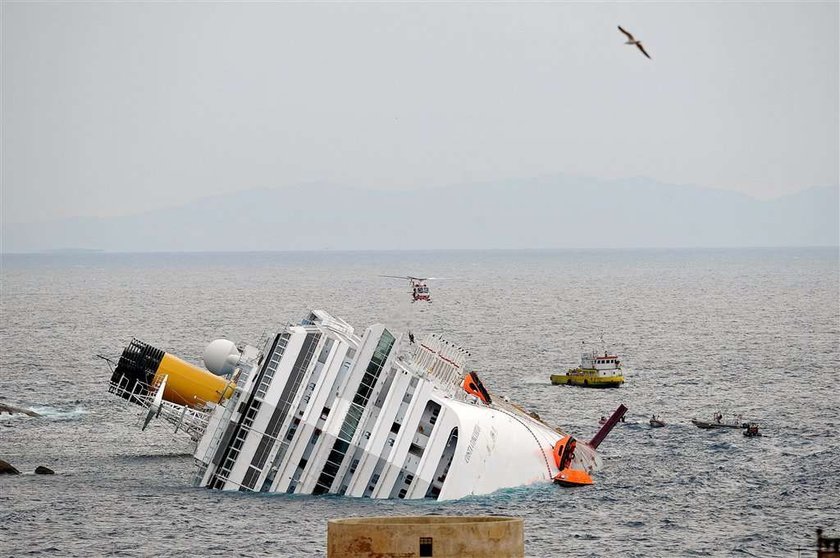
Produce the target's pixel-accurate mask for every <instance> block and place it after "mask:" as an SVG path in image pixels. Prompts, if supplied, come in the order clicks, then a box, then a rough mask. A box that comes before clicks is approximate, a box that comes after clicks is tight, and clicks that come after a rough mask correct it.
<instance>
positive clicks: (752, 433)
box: [744, 422, 761, 438]
mask: <svg viewBox="0 0 840 558" xmlns="http://www.w3.org/2000/svg"><path fill="white" fill-rule="evenodd" d="M744 436H746V437H747V438H755V437H756V436H761V432H759V431H758V425H757V424H756V423H754V422H751V423H749V424H748V425H747V427H746V428H745V429H744Z"/></svg>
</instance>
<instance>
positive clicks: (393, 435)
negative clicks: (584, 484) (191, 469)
mask: <svg viewBox="0 0 840 558" xmlns="http://www.w3.org/2000/svg"><path fill="white" fill-rule="evenodd" d="M138 343H140V342H138V341H134V342H133V343H132V346H134V345H136V344H138ZM132 346H130V347H129V349H131V347H132ZM146 347H148V346H146ZM129 349H126V351H129ZM150 349H153V348H150ZM134 352H135V353H136V352H137V349H136V347H135V349H134ZM169 356H170V355H165V356H164V357H163V359H161V362H160V363H159V364H156V360H155V359H152V360H151V361H148V362H147V361H146V360H142V359H141V365H137V364H136V362H135V361H137V360H138V359H136V358H135V359H134V361H132V362H134V364H132V366H133V368H132V367H130V366H128V364H126V363H124V362H123V361H124V359H125V357H126V354H125V352H124V353H123V358H121V359H120V363H119V364H118V365H117V367H116V369H115V370H114V372H113V375H112V379H111V389H112V391H114V392H115V393H117V394H118V395H120V396H122V397H123V398H125V399H128V400H129V401H132V402H135V403H140V404H141V405H144V406H146V407H147V408H149V416H151V415H152V414H153V413H155V412H157V413H162V416H163V417H164V418H167V419H168V420H170V421H171V422H174V423H175V424H178V425H181V426H188V428H187V430H188V432H190V434H191V435H192V436H193V438H194V439H196V440H197V442H198V443H197V447H196V451H195V459H196V462H197V465H198V471H197V474H196V476H195V484H196V485H197V486H206V487H209V488H215V489H221V490H240V491H252V492H284V493H298V494H326V493H330V494H341V495H347V496H356V497H371V498H431V499H441V500H444V499H454V498H460V497H463V496H467V495H470V494H487V493H490V492H493V491H495V490H498V489H500V488H505V487H513V486H521V485H528V484H532V483H537V482H546V483H549V482H550V481H551V480H552V479H554V478H555V477H557V476H558V475H559V474H560V473H561V470H560V467H561V465H562V467H563V468H564V470H566V471H568V470H569V469H575V470H578V471H581V472H582V473H585V474H586V475H588V474H589V473H590V472H591V471H592V470H593V469H595V468H596V466H597V461H598V460H597V456H596V454H595V450H594V448H593V447H590V446H589V445H587V444H585V443H580V444H578V445H577V447H576V449H575V450H574V451H573V452H572V453H570V454H565V455H564V457H563V459H562V460H561V459H560V457H559V456H557V455H555V454H556V453H557V452H555V451H554V449H555V447H556V446H557V444H558V442H559V441H560V440H561V439H563V438H564V437H567V436H566V435H565V433H563V432H561V431H559V430H557V429H555V428H552V427H551V426H549V425H547V424H545V423H543V422H542V421H541V420H539V418H538V417H537V416H536V414H534V413H528V412H526V411H525V410H524V409H522V408H521V407H518V406H516V405H514V404H512V403H510V402H509V401H507V400H506V399H505V398H501V397H497V396H492V395H491V394H490V393H489V392H488V391H487V390H486V389H485V388H484V386H483V385H481V382H480V380H479V379H478V375H477V374H476V373H475V372H468V371H467V370H466V369H465V366H466V363H467V357H468V356H469V355H468V353H467V351H466V350H464V349H462V348H460V347H458V346H456V345H454V344H452V343H450V342H449V341H447V340H445V339H443V338H441V337H440V336H437V335H430V336H427V337H425V338H424V339H422V340H421V341H419V342H417V343H413V342H411V340H409V339H408V338H406V337H404V336H403V335H401V334H397V333H394V332H392V331H390V330H389V329H387V328H386V327H385V326H383V325H373V326H370V327H368V328H367V329H366V330H365V331H364V333H363V335H362V336H361V337H360V336H358V335H357V334H356V333H355V332H354V329H353V328H352V327H351V326H350V325H349V324H347V323H346V322H344V321H343V320H340V319H338V318H335V317H333V316H330V315H329V314H327V313H326V312H323V311H319V310H316V311H312V312H310V313H309V314H308V315H307V317H306V318H305V319H303V320H301V321H300V322H299V323H297V324H293V325H288V326H286V327H285V328H283V329H282V330H281V331H280V332H278V333H277V334H275V335H273V336H271V337H269V338H268V339H266V341H265V344H264V346H262V347H261V348H257V347H253V346H248V345H241V346H239V347H237V346H235V345H234V344H233V343H231V342H229V341H224V340H217V341H214V342H213V343H211V344H210V345H208V348H207V350H206V351H205V355H204V362H205V365H206V366H207V368H208V369H209V370H210V371H211V372H213V373H214V374H218V375H220V376H213V375H212V374H211V376H213V378H214V379H215V380H221V379H222V378H227V381H226V382H222V383H221V384H219V383H217V384H216V389H215V392H214V393H215V396H213V397H209V398H207V397H205V398H204V399H203V400H202V399H201V398H197V397H196V398H193V402H192V403H189V401H190V399H191V397H190V394H185V393H178V394H177V395H178V398H179V402H178V403H170V402H167V401H161V399H162V395H163V394H164V392H165V390H166V384H167V382H169V385H171V384H172V381H171V380H170V379H169V374H168V373H167V372H166V370H163V371H161V369H160V367H161V366H163V364H164V362H163V361H164V360H165V359H166V357H169ZM172 358H174V357H172ZM147 360H148V359H147ZM138 366H139V367H140V368H142V367H143V366H145V367H146V368H147V370H146V372H145V373H143V374H138V373H137V372H136V369H137V368H138ZM196 368H197V367H196ZM127 371H133V372H131V374H133V376H131V377H132V378H134V380H133V384H132V385H131V388H130V389H127V387H126V386H127V384H128V383H131V382H130V381H129V380H126V378H127V377H128V376H127V374H126V372H127ZM201 372H202V373H206V374H210V373H209V372H205V371H201ZM196 374H197V373H196ZM176 375H177V374H176ZM138 378H139V379H138ZM144 380H145V381H144ZM180 385H183V382H181V384H180ZM182 391H183V388H182ZM203 393H204V395H206V390H205V391H204V392H203ZM170 395H171V394H170ZM166 399H167V400H168V399H169V397H167V398H166ZM155 400H157V407H155ZM185 402H187V404H184V403H185ZM179 406H181V407H182V408H183V412H182V415H181V416H180V417H179V415H178V412H177V409H178V408H179ZM185 417H186V418H187V419H188V424H187V425H183V424H182V423H183V421H184V419H185ZM602 437H603V436H602ZM564 443H565V442H564ZM596 445H597V444H596ZM571 447H574V444H572V446H571ZM561 461H562V463H561Z"/></svg>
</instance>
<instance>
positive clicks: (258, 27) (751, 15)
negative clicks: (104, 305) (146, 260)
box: [0, 2, 840, 222]
mask: <svg viewBox="0 0 840 558" xmlns="http://www.w3.org/2000/svg"><path fill="white" fill-rule="evenodd" d="M0 9H2V94H3V99H2V103H3V104H2V127H3V131H2V133H3V138H2V148H3V152H2V154H3V160H2V163H3V176H2V178H3V181H2V206H3V209H2V211H3V219H4V220H6V222H23V221H33V220H40V219H51V218H55V217H61V216H79V215H101V216H105V215H119V214H125V213H134V212H137V211H141V210H147V209H154V208H158V207H162V206H169V205H175V204H180V203H184V202H187V201H190V200H192V199H195V198H197V197H203V196H207V195H211V194H220V193H225V192H233V191H238V190H243V189H252V188H264V187H282V186H287V185H295V184H299V183H302V182H308V181H328V182H333V183H338V184H346V185H352V186H359V187H368V188H375V189H391V188H399V189H416V188H426V187H439V186H445V185H450V184H458V183H465V182H474V181H484V180H499V179H513V178H518V177H532V176H540V175H551V174H556V173H569V174H577V175H586V176H595V177H604V178H618V177H628V176H638V175H644V176H649V177H652V178H655V179H657V180H660V181H664V182H673V183H683V184H696V185H701V186H709V187H715V188H721V189H728V190H737V191H740V192H744V193H747V194H749V195H752V196H755V197H760V198H769V197H774V196H778V195H781V194H785V193H792V192H795V191H798V190H801V189H803V188H807V187H811V186H827V185H837V183H838V152H839V151H840V144H839V143H838V120H840V116H838V81H840V77H839V76H838V66H839V65H840V62H839V61H838V57H839V56H840V55H838V50H840V46H839V45H838V15H839V14H838V2H827V3H802V2H791V3H769V2H766V3H734V2H732V3H723V2H715V3H703V2H690V3H664V2H658V3H597V4H584V3H528V4H523V3H504V4H482V3H435V4H426V3H401V4H379V3H349V4H347V3H345V4H338V3H322V4H301V3H248V4H242V3H187V2H182V3H71V2H65V3H46V2H44V3H17V2H4V3H3V4H2V8H0ZM618 24H621V25H622V26H624V27H625V28H626V29H628V30H630V31H631V32H633V33H634V34H636V36H637V37H638V38H640V39H641V40H642V41H644V44H645V46H646V49H647V50H648V52H649V53H650V54H651V55H652V56H653V60H647V59H646V58H644V57H643V56H642V55H641V53H639V52H638V51H637V50H636V49H635V48H633V47H630V46H625V45H623V44H622V43H623V41H624V38H623V36H622V35H621V34H620V33H619V32H618V30H617V29H616V25H618Z"/></svg>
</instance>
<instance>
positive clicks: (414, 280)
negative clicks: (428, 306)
mask: <svg viewBox="0 0 840 558" xmlns="http://www.w3.org/2000/svg"><path fill="white" fill-rule="evenodd" d="M380 277H390V278H391V279H408V280H409V281H410V282H411V302H432V297H431V295H429V287H428V286H427V285H426V281H431V280H433V279H435V277H412V276H410V275H380Z"/></svg>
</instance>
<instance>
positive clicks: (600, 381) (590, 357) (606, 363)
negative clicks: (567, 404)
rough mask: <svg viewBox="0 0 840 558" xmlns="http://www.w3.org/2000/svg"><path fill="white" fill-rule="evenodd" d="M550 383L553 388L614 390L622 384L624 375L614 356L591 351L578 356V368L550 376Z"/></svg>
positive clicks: (618, 360)
mask: <svg viewBox="0 0 840 558" xmlns="http://www.w3.org/2000/svg"><path fill="white" fill-rule="evenodd" d="M551 383H552V384H554V385H555V386H558V385H570V386H580V387H590V388H615V387H618V386H620V385H621V384H623V383H624V373H623V372H622V371H621V360H620V359H619V358H618V357H617V356H616V355H611V354H608V353H607V352H606V351H604V354H603V355H601V354H600V353H596V352H595V351H592V352H589V353H586V352H585V353H582V354H581V355H580V367H579V368H570V369H569V371H568V372H566V373H565V374H552V375H551Z"/></svg>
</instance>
